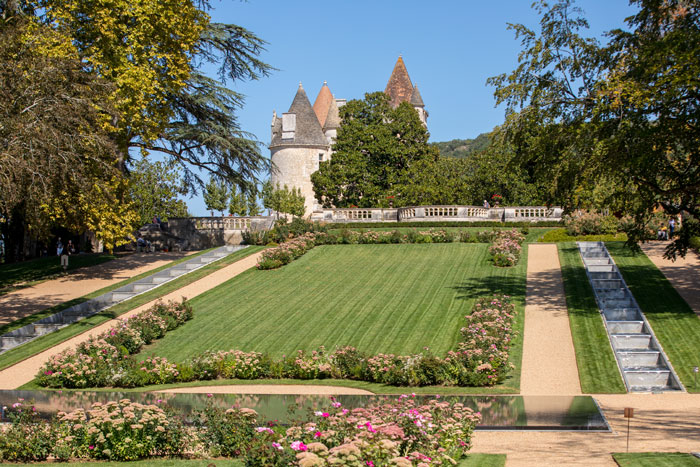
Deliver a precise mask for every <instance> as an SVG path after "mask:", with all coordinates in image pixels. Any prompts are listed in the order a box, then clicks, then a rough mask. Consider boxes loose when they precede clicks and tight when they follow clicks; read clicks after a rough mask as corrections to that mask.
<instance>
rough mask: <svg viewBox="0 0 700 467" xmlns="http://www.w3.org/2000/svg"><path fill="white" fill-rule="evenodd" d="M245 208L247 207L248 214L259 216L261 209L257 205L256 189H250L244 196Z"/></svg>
mask: <svg viewBox="0 0 700 467" xmlns="http://www.w3.org/2000/svg"><path fill="white" fill-rule="evenodd" d="M245 202H246V208H247V209H248V215H249V216H259V215H260V214H261V213H262V211H261V210H260V206H259V205H258V193H257V190H255V191H250V192H249V193H248V195H247V196H246V200H245Z"/></svg>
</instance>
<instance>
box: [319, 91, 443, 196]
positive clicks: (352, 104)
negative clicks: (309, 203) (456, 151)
mask: <svg viewBox="0 0 700 467" xmlns="http://www.w3.org/2000/svg"><path fill="white" fill-rule="evenodd" d="M340 117H341V119H342V126H341V127H340V129H339V130H338V136H337V138H336V141H335V144H334V145H333V157H332V158H331V159H330V160H328V161H323V162H320V163H319V170H318V171H316V172H314V173H313V174H312V175H311V182H312V183H313V186H314V192H315V193H316V199H318V200H321V201H322V202H323V205H324V206H325V207H330V206H336V207H352V206H359V207H388V206H389V204H390V200H391V198H387V197H388V196H392V195H398V194H399V193H401V190H402V187H403V186H404V185H405V184H406V183H407V182H408V180H407V175H408V173H409V169H410V168H411V166H412V165H413V164H415V163H417V162H418V161H421V160H428V161H435V160H437V158H438V157H439V152H438V150H437V148H436V147H435V146H431V145H429V144H428V136H429V135H428V131H427V130H426V128H425V127H424V126H423V124H422V123H421V121H420V119H419V118H418V114H417V113H416V111H415V109H413V107H411V105H410V104H408V103H402V104H401V105H399V106H398V107H397V108H396V109H392V108H391V105H390V103H389V99H388V97H387V96H386V94H384V93H383V92H375V93H371V94H365V98H364V99H363V100H351V101H349V102H348V103H347V104H346V105H344V106H342V107H341V108H340ZM397 205H398V204H397Z"/></svg>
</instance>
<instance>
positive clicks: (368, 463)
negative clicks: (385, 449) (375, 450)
mask: <svg viewBox="0 0 700 467" xmlns="http://www.w3.org/2000/svg"><path fill="white" fill-rule="evenodd" d="M365 465H368V466H369V467H374V462H372V461H367V462H365Z"/></svg>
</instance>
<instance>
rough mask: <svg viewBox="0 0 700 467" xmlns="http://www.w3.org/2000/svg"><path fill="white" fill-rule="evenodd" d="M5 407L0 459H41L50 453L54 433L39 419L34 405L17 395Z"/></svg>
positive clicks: (0, 437)
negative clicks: (6, 420)
mask: <svg viewBox="0 0 700 467" xmlns="http://www.w3.org/2000/svg"><path fill="white" fill-rule="evenodd" d="M5 410H7V417H8V418H9V420H10V424H9V426H5V427H0V461H9V462H32V461H33V462H36V461H45V460H46V459H47V458H48V457H49V455H51V451H52V447H53V445H54V444H55V443H56V441H57V436H56V433H55V431H54V430H53V429H52V426H51V425H50V424H49V423H47V422H44V421H42V420H41V419H40V418H39V414H38V413H37V411H36V408H35V407H34V405H33V404H32V403H30V402H25V401H24V399H21V398H20V399H19V400H18V401H17V402H15V403H14V404H12V407H11V408H8V407H3V411H5Z"/></svg>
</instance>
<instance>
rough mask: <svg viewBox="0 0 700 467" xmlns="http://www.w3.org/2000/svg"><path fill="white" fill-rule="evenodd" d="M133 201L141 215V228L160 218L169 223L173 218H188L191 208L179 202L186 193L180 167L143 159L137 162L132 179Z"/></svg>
mask: <svg viewBox="0 0 700 467" xmlns="http://www.w3.org/2000/svg"><path fill="white" fill-rule="evenodd" d="M129 188H130V190H129V191H130V194H131V199H132V200H133V201H134V204H135V207H136V210H137V212H138V215H139V223H140V225H145V224H148V223H150V222H152V221H153V218H154V217H159V218H160V219H161V220H162V221H167V220H168V218H170V217H187V215H188V214H187V205H186V204H185V202H184V201H182V200H179V199H178V195H181V194H184V193H185V188H184V186H183V182H182V174H181V171H180V170H179V168H178V167H177V166H175V167H173V166H172V164H167V163H165V162H161V161H156V162H153V163H151V162H149V161H148V159H146V158H142V159H140V160H139V161H137V162H135V164H134V167H133V169H132V170H131V173H130V175H129Z"/></svg>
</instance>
